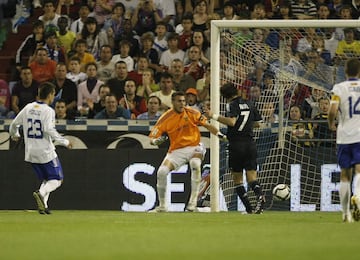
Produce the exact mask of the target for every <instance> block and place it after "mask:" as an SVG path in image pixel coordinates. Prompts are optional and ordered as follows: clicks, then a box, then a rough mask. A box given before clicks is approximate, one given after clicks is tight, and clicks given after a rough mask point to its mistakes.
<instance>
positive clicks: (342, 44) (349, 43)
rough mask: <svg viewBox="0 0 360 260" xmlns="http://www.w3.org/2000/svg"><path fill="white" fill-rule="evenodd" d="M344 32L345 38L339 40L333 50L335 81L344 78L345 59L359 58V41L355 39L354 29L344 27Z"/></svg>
mask: <svg viewBox="0 0 360 260" xmlns="http://www.w3.org/2000/svg"><path fill="white" fill-rule="evenodd" d="M344 34H345V38H344V40H341V41H339V44H338V46H337V48H336V52H335V64H336V65H337V71H336V72H337V75H336V82H341V81H344V80H345V68H344V66H345V61H346V60H347V59H350V58H360V41H357V40H355V29H353V28H345V29H344Z"/></svg>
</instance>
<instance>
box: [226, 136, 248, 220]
mask: <svg viewBox="0 0 360 260" xmlns="http://www.w3.org/2000/svg"><path fill="white" fill-rule="evenodd" d="M247 153H248V151H247V145H246V144H242V143H241V142H232V143H229V167H230V169H231V174H232V178H233V181H234V188H235V191H236V193H237V195H238V196H239V198H240V200H241V202H242V203H243V204H244V206H245V209H246V212H247V213H249V214H251V213H252V212H253V208H252V206H251V203H250V201H249V198H248V195H247V191H246V189H245V186H244V181H243V169H244V167H245V161H246V160H247Z"/></svg>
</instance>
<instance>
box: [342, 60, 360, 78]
mask: <svg viewBox="0 0 360 260" xmlns="http://www.w3.org/2000/svg"><path fill="white" fill-rule="evenodd" d="M345 73H346V75H347V76H348V77H358V76H359V73H360V61H359V59H358V58H351V59H348V60H347V61H346V63H345Z"/></svg>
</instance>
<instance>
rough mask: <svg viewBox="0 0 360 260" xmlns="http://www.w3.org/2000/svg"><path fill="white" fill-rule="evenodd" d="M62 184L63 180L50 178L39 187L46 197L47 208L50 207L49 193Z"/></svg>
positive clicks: (41, 193)
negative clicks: (48, 203)
mask: <svg viewBox="0 0 360 260" xmlns="http://www.w3.org/2000/svg"><path fill="white" fill-rule="evenodd" d="M60 186H61V181H59V180H50V181H44V182H43V183H42V184H41V186H40V189H39V192H40V195H41V196H42V197H43V199H44V204H45V208H47V207H48V205H47V202H48V200H49V195H50V193H51V192H52V191H54V190H56V189H57V188H59V187H60Z"/></svg>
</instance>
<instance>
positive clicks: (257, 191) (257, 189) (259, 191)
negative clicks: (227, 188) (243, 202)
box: [249, 181, 263, 198]
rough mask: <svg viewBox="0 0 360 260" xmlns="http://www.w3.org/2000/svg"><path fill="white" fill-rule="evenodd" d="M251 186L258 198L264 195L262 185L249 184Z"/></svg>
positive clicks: (256, 183) (255, 182)
mask: <svg viewBox="0 0 360 260" xmlns="http://www.w3.org/2000/svg"><path fill="white" fill-rule="evenodd" d="M249 186H250V188H251V189H252V190H253V191H254V193H255V195H256V197H257V198H259V197H260V196H262V195H263V192H262V189H261V186H260V183H259V182H258V181H252V182H249Z"/></svg>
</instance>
